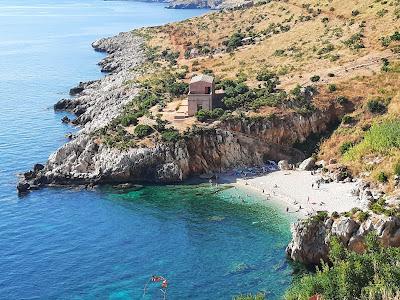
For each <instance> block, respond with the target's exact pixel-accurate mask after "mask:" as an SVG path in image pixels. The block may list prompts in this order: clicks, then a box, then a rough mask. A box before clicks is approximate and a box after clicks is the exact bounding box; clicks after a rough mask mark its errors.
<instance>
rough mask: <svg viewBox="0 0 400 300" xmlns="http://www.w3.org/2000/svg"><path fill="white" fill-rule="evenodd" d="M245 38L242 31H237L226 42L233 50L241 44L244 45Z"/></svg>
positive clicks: (229, 48)
mask: <svg viewBox="0 0 400 300" xmlns="http://www.w3.org/2000/svg"><path fill="white" fill-rule="evenodd" d="M243 38H244V34H243V33H241V32H235V33H234V34H232V35H231V37H230V38H229V40H227V41H225V42H224V44H225V46H226V47H227V49H228V51H232V50H234V49H236V48H238V47H240V46H242V40H243Z"/></svg>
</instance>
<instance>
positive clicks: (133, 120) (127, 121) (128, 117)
mask: <svg viewBox="0 0 400 300" xmlns="http://www.w3.org/2000/svg"><path fill="white" fill-rule="evenodd" d="M137 122H138V119H137V117H136V116H135V114H132V113H127V114H124V115H122V116H121V119H120V123H121V125H122V126H124V127H127V126H129V125H136V124H137Z"/></svg>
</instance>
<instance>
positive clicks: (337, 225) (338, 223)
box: [331, 217, 360, 244]
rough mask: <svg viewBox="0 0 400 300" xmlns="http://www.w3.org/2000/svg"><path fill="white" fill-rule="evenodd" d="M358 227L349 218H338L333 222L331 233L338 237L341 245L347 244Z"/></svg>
mask: <svg viewBox="0 0 400 300" xmlns="http://www.w3.org/2000/svg"><path fill="white" fill-rule="evenodd" d="M359 227H360V225H359V224H358V223H356V222H355V221H354V220H352V219H351V218H348V217H340V218H339V219H336V220H334V222H333V224H332V228H331V233H332V234H334V235H336V236H338V237H339V238H340V240H341V241H342V243H344V244H347V243H348V242H349V240H350V238H351V236H352V235H353V234H354V232H356V231H357V229H358V228H359Z"/></svg>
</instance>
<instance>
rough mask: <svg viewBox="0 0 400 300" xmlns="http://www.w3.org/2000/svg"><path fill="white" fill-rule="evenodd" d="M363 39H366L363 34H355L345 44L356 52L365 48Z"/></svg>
mask: <svg viewBox="0 0 400 300" xmlns="http://www.w3.org/2000/svg"><path fill="white" fill-rule="evenodd" d="M363 37H364V35H363V34H362V33H361V32H360V33H356V34H353V35H352V36H351V37H350V38H349V39H347V40H345V41H344V42H343V43H344V44H345V45H346V46H347V47H349V48H350V49H354V50H357V49H361V48H365V46H364V44H363V41H362V39H363Z"/></svg>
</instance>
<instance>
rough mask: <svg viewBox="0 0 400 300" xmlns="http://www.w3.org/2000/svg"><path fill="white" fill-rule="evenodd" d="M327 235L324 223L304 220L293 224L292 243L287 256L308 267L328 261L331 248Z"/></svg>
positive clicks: (288, 247)
mask: <svg viewBox="0 0 400 300" xmlns="http://www.w3.org/2000/svg"><path fill="white" fill-rule="evenodd" d="M326 233H327V230H326V227H325V225H324V223H322V222H318V221H316V222H314V221H311V222H310V221H309V220H302V221H299V222H297V223H295V224H293V225H292V241H291V242H290V243H289V245H288V246H287V248H286V254H287V256H288V257H289V258H291V259H293V260H294V261H298V262H301V263H303V264H306V265H316V264H319V263H320V262H321V260H324V261H327V259H328V253H329V246H328V243H327V238H326Z"/></svg>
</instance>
